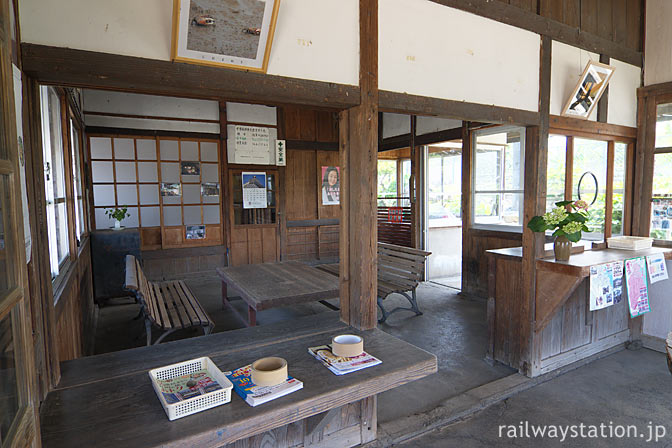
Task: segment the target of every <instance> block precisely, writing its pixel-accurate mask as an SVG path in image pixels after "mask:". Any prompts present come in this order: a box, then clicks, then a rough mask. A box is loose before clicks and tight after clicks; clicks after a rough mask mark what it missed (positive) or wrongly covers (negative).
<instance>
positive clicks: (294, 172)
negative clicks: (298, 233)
mask: <svg viewBox="0 0 672 448" xmlns="http://www.w3.org/2000/svg"><path fill="white" fill-rule="evenodd" d="M316 167H317V162H316V153H315V151H305V150H289V151H287V168H286V169H285V206H286V210H285V214H286V216H287V220H288V221H298V220H305V219H317V198H318V196H317V183H316V182H315V179H316V178H317V169H316Z"/></svg>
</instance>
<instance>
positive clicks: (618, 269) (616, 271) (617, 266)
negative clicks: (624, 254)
mask: <svg viewBox="0 0 672 448" xmlns="http://www.w3.org/2000/svg"><path fill="white" fill-rule="evenodd" d="M611 272H612V278H613V279H614V304H616V303H621V299H622V298H623V262H622V261H614V262H613V263H611Z"/></svg>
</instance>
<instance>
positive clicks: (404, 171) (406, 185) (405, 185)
mask: <svg viewBox="0 0 672 448" xmlns="http://www.w3.org/2000/svg"><path fill="white" fill-rule="evenodd" d="M401 197H402V198H404V200H403V201H402V202H401V204H400V205H401V206H402V207H410V206H411V159H403V160H402V161H401Z"/></svg>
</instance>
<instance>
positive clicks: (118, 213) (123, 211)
mask: <svg viewBox="0 0 672 448" xmlns="http://www.w3.org/2000/svg"><path fill="white" fill-rule="evenodd" d="M105 215H106V216H107V217H108V218H110V219H114V229H115V230H118V229H121V221H123V220H124V219H126V218H128V217H130V216H131V215H130V214H129V213H128V207H121V208H114V209H108V210H105Z"/></svg>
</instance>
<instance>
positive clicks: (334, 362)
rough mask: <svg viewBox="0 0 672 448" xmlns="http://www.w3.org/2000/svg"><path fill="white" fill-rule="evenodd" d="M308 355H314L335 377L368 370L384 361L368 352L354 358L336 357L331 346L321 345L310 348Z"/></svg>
mask: <svg viewBox="0 0 672 448" xmlns="http://www.w3.org/2000/svg"><path fill="white" fill-rule="evenodd" d="M308 353H310V354H311V355H313V356H314V357H315V359H317V360H318V361H320V362H321V363H322V364H324V366H325V367H326V368H327V369H329V370H331V372H332V373H333V374H335V375H345V374H347V373H352V372H356V371H358V370H362V369H366V368H367V367H373V366H377V365H378V364H380V363H382V361H381V360H380V359H378V358H376V357H374V356H371V355H369V354H368V353H366V352H362V354H361V355H358V356H355V357H353V358H345V357H342V356H336V355H334V353H333V352H332V351H331V345H320V346H317V347H310V348H308Z"/></svg>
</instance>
